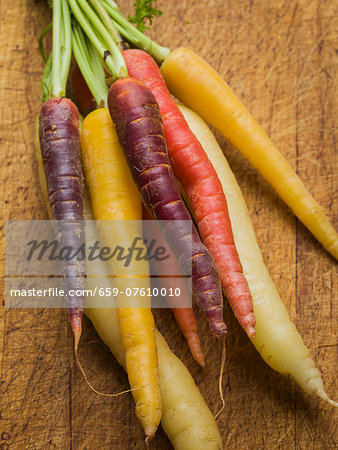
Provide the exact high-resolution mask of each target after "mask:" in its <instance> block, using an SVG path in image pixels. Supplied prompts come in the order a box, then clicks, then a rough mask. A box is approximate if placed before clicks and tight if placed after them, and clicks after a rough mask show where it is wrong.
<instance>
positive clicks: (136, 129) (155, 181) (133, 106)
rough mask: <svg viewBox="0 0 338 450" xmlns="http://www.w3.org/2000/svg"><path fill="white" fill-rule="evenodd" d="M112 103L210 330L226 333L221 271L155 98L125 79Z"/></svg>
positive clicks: (129, 155)
mask: <svg viewBox="0 0 338 450" xmlns="http://www.w3.org/2000/svg"><path fill="white" fill-rule="evenodd" d="M108 106H109V111H110V114H111V117H112V119H113V122H114V123H115V126H116V130H117V134H118V137H119V140H120V143H121V145H122V147H123V149H124V152H125V156H126V159H127V162H128V164H129V167H130V170H131V173H132V175H133V178H134V180H135V183H136V185H137V187H138V189H139V191H140V193H141V196H142V198H143V201H144V203H145V205H146V207H147V208H148V210H149V211H150V212H151V213H152V215H153V216H154V217H155V218H156V219H158V220H165V221H168V223H167V225H166V227H165V230H163V231H164V234H165V236H166V238H167V240H168V242H169V244H170V246H171V247H172V249H173V251H174V253H175V254H176V257H177V259H178V261H179V262H180V264H181V266H182V269H183V271H184V273H187V272H186V270H187V269H188V268H189V265H190V267H191V268H192V287H191V289H192V295H193V298H194V300H195V301H196V302H197V304H198V306H199V307H200V308H201V310H202V312H203V314H204V316H205V317H206V318H207V320H208V322H209V326H210V329H211V331H212V333H213V334H214V335H216V336H218V337H222V336H224V335H225V334H226V325H225V323H224V322H223V297H222V290H221V284H220V279H219V275H218V272H217V269H216V266H215V263H214V261H213V259H212V256H211V255H210V253H209V252H208V250H207V248H206V247H205V246H204V245H203V243H202V242H201V240H200V237H199V235H198V233H197V230H196V228H195V226H194V225H193V223H192V221H191V217H190V214H189V212H188V210H187V208H186V206H185V204H184V202H183V200H182V198H181V194H180V191H179V187H178V185H177V182H176V179H175V177H174V174H173V170H172V168H171V165H170V161H169V157H168V152H167V147H166V143H165V139H164V133H163V126H162V119H161V116H160V113H159V108H158V105H157V102H156V100H155V97H154V95H153V94H152V92H151V91H150V90H149V89H148V88H147V87H146V86H145V85H144V84H143V83H141V82H140V81H138V80H136V79H133V78H124V79H121V80H118V81H116V82H115V83H114V84H113V85H112V86H111V88H110V90H109V93H108ZM182 221H185V222H182ZM186 221H188V222H186Z"/></svg>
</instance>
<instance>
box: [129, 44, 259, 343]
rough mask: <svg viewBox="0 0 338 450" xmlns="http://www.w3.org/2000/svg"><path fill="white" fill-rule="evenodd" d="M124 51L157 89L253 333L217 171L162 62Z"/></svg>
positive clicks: (201, 219)
mask: <svg viewBox="0 0 338 450" xmlns="http://www.w3.org/2000/svg"><path fill="white" fill-rule="evenodd" d="M123 56H124V58H125V61H126V63H127V69H128V72H129V74H130V75H131V76H133V77H135V78H137V79H139V80H140V81H142V82H143V83H144V84H145V85H146V86H147V87H148V88H149V89H150V90H151V91H152V92H153V94H154V96H155V98H156V100H157V102H158V105H159V108H160V113H161V116H162V119H163V128H164V133H165V138H166V142H167V146H168V152H169V156H170V161H171V164H172V167H173V170H174V174H175V176H176V177H177V178H178V180H179V181H180V182H181V184H182V187H183V189H184V190H185V191H186V193H187V195H188V197H189V200H190V202H191V205H192V208H193V211H194V214H195V217H196V221H197V225H198V228H199V231H200V234H201V236H202V240H203V242H204V243H205V245H206V247H207V248H208V250H209V251H210V253H211V255H212V256H213V258H214V260H215V263H216V265H217V268H218V271H219V273H220V277H221V282H222V286H223V289H224V292H225V294H226V296H227V297H228V299H229V302H230V304H231V306H232V308H233V310H234V312H235V315H236V317H237V319H238V321H239V323H240V324H241V326H242V327H243V328H244V330H245V331H246V333H247V334H248V336H249V337H250V338H253V337H254V335H255V329H254V327H255V324H256V319H255V316H254V313H253V302H252V297H251V294H250V290H249V287H248V284H247V281H246V279H245V276H244V274H243V268H242V265H241V262H240V259H239V256H238V253H237V250H236V247H235V242H234V238H233V234H232V228H231V223H230V218H229V213H228V206H227V202H226V198H225V195H224V192H223V189H222V185H221V183H220V181H219V179H218V176H217V173H216V171H215V169H214V168H213V166H212V164H211V162H210V161H209V159H208V157H207V155H206V153H205V151H204V150H203V148H202V146H201V145H200V143H199V141H198V140H197V138H196V137H195V135H194V134H193V133H192V131H191V130H190V128H189V126H188V124H187V122H186V121H185V119H184V117H183V114H182V113H181V112H180V110H179V109H178V107H177V105H176V104H175V101H174V100H173V99H172V97H171V95H170V93H169V91H168V89H167V87H166V84H165V82H164V80H163V78H162V75H161V72H160V70H159V68H158V67H157V64H156V63H155V61H154V60H153V59H152V57H151V56H150V55H148V54H147V53H145V52H143V51H142V50H126V51H124V52H123Z"/></svg>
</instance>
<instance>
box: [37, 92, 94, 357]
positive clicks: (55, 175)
mask: <svg viewBox="0 0 338 450" xmlns="http://www.w3.org/2000/svg"><path fill="white" fill-rule="evenodd" d="M39 137H40V147H41V155H42V160H43V163H44V169H45V175H46V182H47V189H48V197H49V203H50V206H51V209H52V212H53V216H54V220H55V221H56V222H55V223H56V227H57V230H58V233H59V242H60V247H61V248H62V247H64V246H67V247H71V248H72V249H74V250H76V249H79V248H80V247H81V246H83V248H84V243H85V233H84V222H83V196H84V190H83V189H84V187H83V173H82V166H81V156H80V136H79V114H78V110H77V108H76V106H75V105H74V103H73V102H71V101H70V100H68V99H67V98H59V97H57V98H51V99H49V100H47V101H46V102H45V103H44V104H43V105H42V107H41V110H40V117H39ZM60 273H61V277H62V284H63V290H64V291H65V304H66V307H67V313H68V316H69V320H70V323H71V326H72V330H73V333H74V346H75V351H77V347H78V343H79V340H80V337H81V332H82V325H81V323H82V315H83V305H84V297H83V296H76V295H68V293H69V291H70V290H74V291H76V290H77V289H80V290H84V289H85V283H86V278H85V277H86V261H85V258H82V259H79V260H78V259H77V258H76V259H75V258H74V259H72V260H70V261H67V260H63V261H60Z"/></svg>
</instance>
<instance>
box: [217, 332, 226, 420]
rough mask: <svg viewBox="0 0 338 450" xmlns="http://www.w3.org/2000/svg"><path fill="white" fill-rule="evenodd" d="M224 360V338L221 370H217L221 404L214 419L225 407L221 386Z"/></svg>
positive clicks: (223, 341) (223, 340)
mask: <svg viewBox="0 0 338 450" xmlns="http://www.w3.org/2000/svg"><path fill="white" fill-rule="evenodd" d="M225 360H226V346H225V339H222V359H221V370H220V372H219V378H218V391H219V395H220V397H221V402H222V406H221V408H220V409H219V411H218V412H217V413H216V415H215V420H216V419H217V417H218V416H219V415H220V414H221V412H222V411H223V409H224V408H225V400H224V394H223V388H222V381H223V374H224V365H225Z"/></svg>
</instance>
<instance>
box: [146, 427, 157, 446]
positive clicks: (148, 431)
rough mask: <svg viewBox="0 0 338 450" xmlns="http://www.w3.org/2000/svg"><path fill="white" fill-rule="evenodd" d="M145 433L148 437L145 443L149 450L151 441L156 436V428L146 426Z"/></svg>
mask: <svg viewBox="0 0 338 450" xmlns="http://www.w3.org/2000/svg"><path fill="white" fill-rule="evenodd" d="M144 432H145V434H146V436H147V437H146V438H145V441H144V442H145V444H146V446H147V448H149V441H150V440H151V439H152V438H153V437H154V436H155V433H156V427H154V426H145V428H144Z"/></svg>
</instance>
